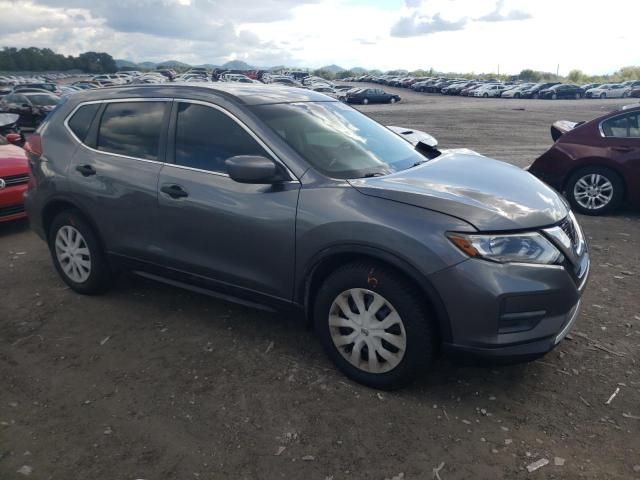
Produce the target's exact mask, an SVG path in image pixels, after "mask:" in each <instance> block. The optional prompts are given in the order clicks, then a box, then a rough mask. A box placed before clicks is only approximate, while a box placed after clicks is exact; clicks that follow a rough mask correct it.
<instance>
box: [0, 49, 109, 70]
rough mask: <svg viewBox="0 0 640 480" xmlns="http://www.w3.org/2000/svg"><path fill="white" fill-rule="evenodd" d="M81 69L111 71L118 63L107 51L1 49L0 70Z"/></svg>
mask: <svg viewBox="0 0 640 480" xmlns="http://www.w3.org/2000/svg"><path fill="white" fill-rule="evenodd" d="M72 69H80V70H84V71H85V72H91V73H110V72H115V71H116V70H117V67H116V63H115V61H114V60H113V58H112V57H111V55H109V54H107V53H96V52H87V53H83V54H80V56H79V57H72V56H67V57H65V56H64V55H60V54H58V53H55V52H54V51H53V50H51V49H49V48H36V47H29V48H21V49H17V48H13V47H5V48H3V49H2V50H0V71H25V72H27V71H28V72H45V71H62V70H72Z"/></svg>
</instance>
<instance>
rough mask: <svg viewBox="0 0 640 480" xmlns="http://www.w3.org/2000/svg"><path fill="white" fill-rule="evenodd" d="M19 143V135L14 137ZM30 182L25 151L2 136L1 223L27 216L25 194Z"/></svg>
mask: <svg viewBox="0 0 640 480" xmlns="http://www.w3.org/2000/svg"><path fill="white" fill-rule="evenodd" d="M14 137H16V138H15V139H13V138H12V140H15V141H18V140H19V135H14ZM28 182H29V165H28V162H27V155H26V154H25V151H24V150H23V149H22V148H20V147H17V146H15V145H12V144H11V143H9V141H8V140H7V139H6V137H3V136H2V135H0V223H2V222H9V221H11V220H18V219H20V218H25V217H26V216H27V214H26V212H25V210H24V200H23V196H24V192H25V191H26V190H27V183H28Z"/></svg>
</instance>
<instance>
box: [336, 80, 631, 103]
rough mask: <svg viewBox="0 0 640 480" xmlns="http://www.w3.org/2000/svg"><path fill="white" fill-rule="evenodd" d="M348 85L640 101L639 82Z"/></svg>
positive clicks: (385, 82)
mask: <svg viewBox="0 0 640 480" xmlns="http://www.w3.org/2000/svg"><path fill="white" fill-rule="evenodd" d="M344 80H345V81H347V82H372V83H379V84H382V85H389V86H391V87H403V88H411V89H412V90H414V91H416V92H426V93H441V94H443V95H461V96H469V97H484V98H488V97H501V98H533V99H538V98H540V99H549V100H557V99H580V98H627V97H640V80H630V81H626V82H622V83H609V84H597V83H590V84H586V85H581V86H580V85H575V84H571V83H561V82H538V83H533V82H521V81H511V82H500V81H498V80H496V79H488V80H469V79H462V78H446V77H430V78H420V77H402V76H391V75H382V76H379V77H372V76H370V75H364V76H361V77H349V78H345V79H344Z"/></svg>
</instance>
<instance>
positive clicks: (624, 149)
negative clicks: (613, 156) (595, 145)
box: [611, 147, 633, 152]
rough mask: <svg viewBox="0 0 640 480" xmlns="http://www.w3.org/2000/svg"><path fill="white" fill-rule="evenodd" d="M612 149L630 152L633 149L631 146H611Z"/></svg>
mask: <svg viewBox="0 0 640 480" xmlns="http://www.w3.org/2000/svg"><path fill="white" fill-rule="evenodd" d="M611 150H615V151H616V152H630V151H631V150H633V148H631V147H611Z"/></svg>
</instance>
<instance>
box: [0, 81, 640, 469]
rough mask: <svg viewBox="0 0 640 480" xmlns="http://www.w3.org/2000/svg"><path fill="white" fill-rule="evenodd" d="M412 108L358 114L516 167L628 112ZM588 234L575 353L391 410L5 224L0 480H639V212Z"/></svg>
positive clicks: (254, 332)
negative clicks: (68, 279) (81, 267)
mask: <svg viewBox="0 0 640 480" xmlns="http://www.w3.org/2000/svg"><path fill="white" fill-rule="evenodd" d="M400 94H401V95H402V96H403V102H401V103H399V104H396V105H382V106H373V105H370V106H367V107H363V108H362V110H364V111H366V112H367V113H368V114H370V115H372V116H373V117H374V118H376V119H378V120H380V121H381V122H383V123H385V124H387V125H402V126H407V127H413V128H420V129H424V130H426V131H427V132H430V133H431V134H433V135H434V136H436V137H437V138H438V139H439V140H440V144H441V146H443V147H468V148H472V149H475V150H477V151H479V152H482V153H484V154H487V155H489V156H493V157H496V158H499V159H502V160H506V161H509V162H512V163H514V164H517V165H520V166H524V165H526V164H528V163H530V162H531V161H533V160H534V159H535V158H536V157H537V156H538V155H540V154H541V153H542V152H544V150H545V149H546V148H548V146H549V145H550V143H551V139H550V136H549V131H548V127H549V124H550V123H551V122H552V121H553V120H556V119H560V118H565V119H573V120H586V119H590V118H592V117H595V116H597V115H598V114H600V113H601V112H605V111H608V110H610V109H612V108H613V107H615V106H619V105H621V104H623V103H626V102H624V101H612V100H609V101H597V100H593V101H587V100H583V101H555V102H554V101H542V100H540V101H524V100H522V101H519V100H500V99H487V100H485V99H473V98H471V99H469V98H458V97H443V96H440V95H429V94H414V93H412V92H409V91H406V90H401V91H400ZM479 174H481V172H479ZM580 222H581V223H582V225H583V227H584V229H585V230H586V234H587V236H588V238H589V243H590V247H591V253H592V260H593V265H592V276H591V280H590V284H589V286H588V288H587V291H586V294H585V297H584V302H583V310H582V314H581V315H580V318H579V320H578V322H577V324H576V326H575V329H574V330H573V332H572V334H571V336H570V338H569V339H567V340H565V341H564V342H562V343H561V344H560V345H559V346H558V348H557V349H556V350H554V351H553V352H551V353H550V354H549V355H547V356H546V357H544V358H543V359H542V360H539V361H536V362H533V363H530V364H525V365H517V366H509V367H504V366H503V367H496V366H461V365H456V364H454V363H452V362H450V361H449V360H442V361H441V362H439V363H438V364H437V365H436V367H435V368H434V371H433V373H432V375H430V376H428V377H425V378H424V379H422V380H421V381H420V382H418V383H417V384H416V385H414V386H412V387H411V388H408V389H405V390H402V391H400V392H395V393H380V392H377V391H375V390H371V389H368V388H365V387H362V386H360V385H357V384H354V383H353V382H350V381H349V380H347V379H346V378H344V377H343V376H341V375H340V374H339V373H338V372H337V371H336V370H335V369H334V368H333V366H332V364H331V363H330V362H329V360H328V359H327V358H326V357H325V356H324V354H323V352H322V350H321V347H320V344H319V342H318V341H316V339H315V338H314V335H313V333H312V332H310V331H308V330H306V329H305V327H304V325H303V323H302V322H300V321H299V320H300V319H298V318H291V317H288V316H284V315H279V314H266V313H263V312H260V311H254V310H249V309H247V308H244V307H240V306H236V305H232V304H228V303H224V302H222V301H217V300H213V299H211V298H209V297H206V296H201V295H197V294H193V293H190V292H185V291H182V290H179V289H176V288H172V287H168V286H164V285H160V284H156V283H154V282H152V281H148V280H144V279H141V278H137V277H134V276H125V277H122V278H121V279H120V280H119V282H118V283H117V286H116V287H115V288H114V289H113V290H112V291H110V292H109V293H108V294H105V295H103V296H99V297H83V296H80V295H77V294H74V293H73V292H71V291H70V290H68V289H67V288H66V287H65V286H64V284H63V283H62V281H61V280H60V279H59V278H58V276H57V275H56V273H55V272H54V269H53V266H52V263H51V261H50V258H49V256H48V252H47V249H46V247H45V245H44V243H43V242H42V241H40V240H39V239H38V238H37V237H36V236H35V234H33V233H31V232H30V231H29V229H28V226H27V224H26V223H17V224H13V225H0V291H1V292H2V297H1V301H0V479H2V480H10V479H22V478H25V474H29V475H28V477H29V478H34V479H64V480H74V479H109V480H117V479H123V480H135V479H145V480H160V479H180V480H185V479H227V478H233V479H271V478H286V479H302V478H305V479H320V480H323V479H334V480H339V479H349V478H351V479H380V480H382V479H385V478H395V479H401V478H405V479H432V478H438V479H441V480H453V479H502V478H506V479H520V478H532V479H543V478H557V479H573V478H587V479H609V478H611V479H632V478H640V369H639V366H638V360H640V355H639V348H640V298H639V294H640V248H639V247H640V213H639V212H634V211H629V210H627V211H624V212H622V213H619V214H616V215H614V216H611V217H606V218H585V217H580ZM618 389H619V391H618ZM616 391H618V394H617V396H616V397H615V398H614V399H613V400H611V402H610V404H606V402H607V400H608V399H609V397H610V396H611V395H612V394H613V393H614V392H616ZM556 457H558V458H556ZM539 459H548V460H549V464H548V465H545V466H543V467H541V468H540V469H538V470H537V471H535V472H533V473H529V472H528V471H527V469H526V466H527V465H529V464H531V463H533V462H534V461H537V460H539ZM439 466H442V468H441V469H440V470H437V475H436V474H435V473H434V469H437V468H438V467H439ZM18 471H20V472H18ZM29 472H30V473H29Z"/></svg>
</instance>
